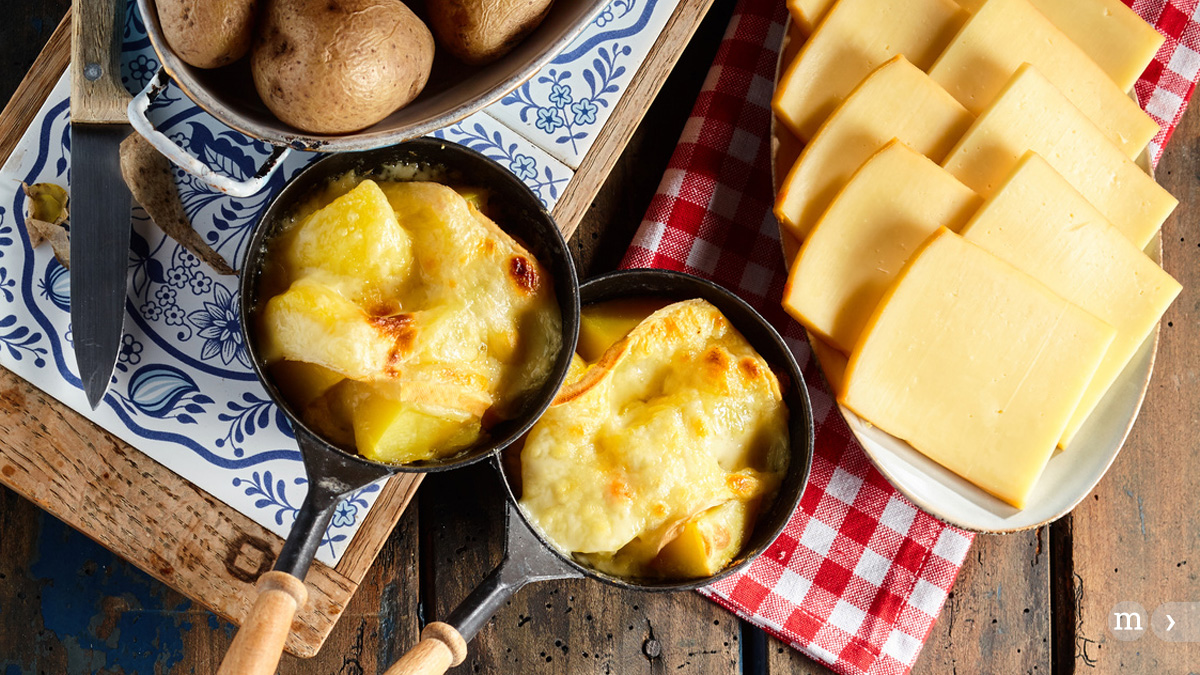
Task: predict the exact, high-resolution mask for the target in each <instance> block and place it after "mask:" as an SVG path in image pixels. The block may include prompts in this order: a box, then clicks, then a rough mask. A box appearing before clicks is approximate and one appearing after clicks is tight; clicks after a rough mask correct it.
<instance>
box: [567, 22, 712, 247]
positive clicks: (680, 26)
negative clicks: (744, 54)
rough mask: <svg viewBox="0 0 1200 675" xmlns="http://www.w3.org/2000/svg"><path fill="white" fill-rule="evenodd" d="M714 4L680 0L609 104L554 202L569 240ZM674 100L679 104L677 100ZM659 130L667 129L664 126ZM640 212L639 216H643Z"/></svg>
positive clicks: (687, 105)
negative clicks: (591, 142)
mask: <svg viewBox="0 0 1200 675" xmlns="http://www.w3.org/2000/svg"><path fill="white" fill-rule="evenodd" d="M712 2H713V0H680V2H679V5H678V6H677V7H676V8H675V12H674V13H673V14H671V18H670V19H668V20H667V24H666V26H665V27H664V28H663V31H662V33H661V34H660V35H659V38H658V40H657V41H656V42H655V43H654V46H653V47H651V48H650V52H649V53H648V54H647V55H646V60H645V61H643V62H642V65H641V67H640V68H638V72H637V74H636V75H634V76H633V79H632V80H631V81H630V83H629V86H628V87H627V88H626V89H625V92H624V93H623V94H621V99H620V100H619V101H617V103H616V105H615V106H614V107H613V113H612V116H611V117H609V119H608V122H606V123H605V124H604V127H603V128H601V129H600V131H599V133H597V134H596V142H595V144H594V145H593V146H592V150H591V151H590V152H588V153H587V155H586V156H585V157H584V158H583V160H582V161H581V162H580V164H579V168H578V170H577V171H576V172H575V176H574V177H573V178H572V179H571V182H570V183H568V184H567V187H566V188H564V189H563V194H562V197H561V198H559V200H558V203H557V204H555V205H554V219H555V220H556V221H558V225H559V228H560V229H562V231H563V233H564V235H565V236H567V237H568V238H570V237H571V235H572V234H574V232H575V229H576V227H577V226H578V225H579V222H580V220H581V219H582V218H583V215H584V213H585V212H587V210H588V207H589V206H590V205H591V203H592V199H593V198H594V197H595V196H596V193H597V192H598V191H599V190H600V188H601V186H603V185H604V182H605V179H606V178H608V176H609V172H610V171H611V170H612V168H613V165H614V164H615V163H616V161H617V158H618V157H620V156H621V149H622V148H624V147H625V144H626V143H627V142H628V141H629V138H630V136H632V135H633V132H634V129H636V128H637V126H638V124H639V123H640V122H641V120H642V116H643V115H644V114H645V113H646V110H647V109H648V108H649V107H650V104H651V102H653V101H654V99H655V97H656V96H657V95H658V91H659V88H660V87H661V86H662V84H663V82H664V81H665V80H666V79H667V75H668V74H670V72H671V69H672V68H674V66H675V63H676V61H677V60H678V59H679V56H680V55H681V54H683V51H684V47H685V46H686V45H687V44H688V42H689V41H690V40H691V37H692V33H693V32H694V31H695V30H696V27H697V25H699V23H700V20H701V19H703V18H704V14H705V12H707V11H708V7H709V5H711V4H712ZM710 62H711V60H710V61H708V62H705V63H704V64H703V66H702V67H703V69H704V70H705V71H707V69H708V65H709V63H710ZM692 67H693V68H694V67H696V66H695V65H693V66H692ZM679 100H680V101H685V103H684V104H683V105H682V106H679V107H681V108H683V109H688V110H690V108H691V103H692V102H694V101H695V100H696V99H695V96H694V95H693V96H692V97H690V98H685V99H679ZM674 103H675V104H678V101H675V102H674ZM660 131H663V132H664V133H665V130H663V129H660ZM667 137H668V138H670V139H671V141H672V143H674V141H675V139H677V138H679V134H678V133H674V134H668V135H667ZM661 176H662V172H661V171H659V173H658V177H661ZM652 180H653V182H654V184H655V185H657V184H658V178H653V179H652ZM638 215H639V217H640V215H641V214H638ZM626 243H628V242H626Z"/></svg>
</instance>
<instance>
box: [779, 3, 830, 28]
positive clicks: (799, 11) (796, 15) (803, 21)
mask: <svg viewBox="0 0 1200 675" xmlns="http://www.w3.org/2000/svg"><path fill="white" fill-rule="evenodd" d="M834 2H835V0H787V8H788V13H789V14H791V15H792V21H795V22H796V24H797V25H799V26H800V30H802V31H804V34H805V35H812V32H813V31H814V30H816V27H817V23H819V22H820V21H821V17H823V16H825V13H826V12H828V11H829V8H830V7H832V6H833V3H834Z"/></svg>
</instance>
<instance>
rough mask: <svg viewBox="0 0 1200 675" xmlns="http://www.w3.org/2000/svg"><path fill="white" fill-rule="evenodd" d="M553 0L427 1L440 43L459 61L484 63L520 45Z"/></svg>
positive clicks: (426, 4)
mask: <svg viewBox="0 0 1200 675" xmlns="http://www.w3.org/2000/svg"><path fill="white" fill-rule="evenodd" d="M552 2H553V0H428V1H427V2H426V3H425V9H426V10H427V11H428V12H429V24H430V25H431V26H433V32H434V34H435V35H437V39H438V42H439V43H440V44H441V45H442V46H443V47H445V48H446V49H448V50H449V51H450V53H451V54H454V56H456V57H457V58H458V59H459V60H460V61H462V62H464V63H468V64H471V65H482V64H484V63H489V62H491V61H495V60H496V59H498V58H500V57H501V56H504V55H505V54H507V53H508V52H509V50H511V49H512V48H513V47H515V46H517V43H519V42H520V41H521V40H522V39H524V38H525V36H526V35H528V34H529V33H530V32H532V31H533V29H534V28H537V27H538V24H540V23H541V22H542V19H544V18H545V17H546V13H547V12H548V11H550V5H551V3H552Z"/></svg>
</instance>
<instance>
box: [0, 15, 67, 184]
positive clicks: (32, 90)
mask: <svg viewBox="0 0 1200 675" xmlns="http://www.w3.org/2000/svg"><path fill="white" fill-rule="evenodd" d="M70 59H71V12H70V10H69V9H68V10H67V14H66V16H64V17H63V18H62V21H60V22H59V24H58V27H57V28H55V29H54V32H53V33H51V34H50V39H49V40H48V41H47V42H46V46H45V47H44V48H43V49H42V51H41V52H40V53H39V54H38V56H37V59H35V60H34V62H33V67H32V68H31V69H30V70H29V72H28V73H26V74H25V77H24V78H23V79H22V80H21V83H20V84H19V85H17V89H16V91H15V92H13V96H12V98H10V99H9V100H8V103H6V104H5V105H4V111H3V112H0V164H3V163H4V161H5V160H7V159H8V156H9V155H11V154H12V151H13V148H15V147H16V145H17V142H18V141H20V140H21V135H22V134H24V133H25V128H26V127H28V126H29V125H30V123H32V122H33V118H34V117H36V116H37V111H38V108H41V107H42V103H43V102H45V100H46V95H47V94H49V93H50V90H51V89H53V88H54V85H55V84H56V83H57V82H58V78H59V77H61V76H62V74H63V71H64V70H66V69H67V63H69V62H70Z"/></svg>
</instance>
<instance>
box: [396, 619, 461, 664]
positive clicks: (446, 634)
mask: <svg viewBox="0 0 1200 675" xmlns="http://www.w3.org/2000/svg"><path fill="white" fill-rule="evenodd" d="M466 658H467V641H466V640H464V639H463V637H462V635H459V633H458V630H457V629H456V628H455V627H454V626H451V625H450V624H448V623H442V622H441V621H435V622H433V623H431V624H429V625H427V626H425V630H423V631H421V641H420V642H418V643H417V646H415V647H413V648H412V649H410V650H409V651H408V653H407V654H405V655H404V656H402V657H400V660H399V661H397V662H396V663H394V664H393V665H392V667H391V668H388V669H387V672H386V673H384V674H383V675H441V673H444V672H446V670H447V669H449V668H450V667H451V666H457V665H458V664H460V663H462V662H463V660H464V659H466Z"/></svg>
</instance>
